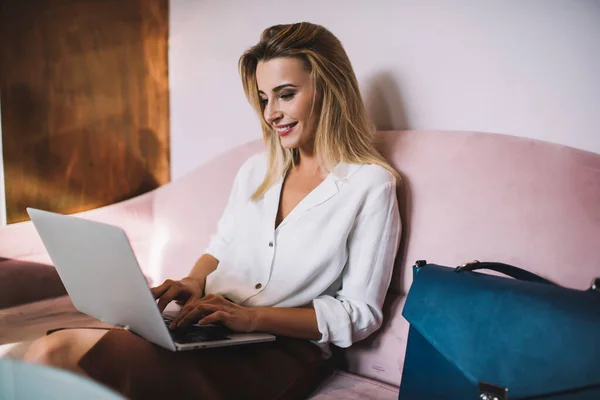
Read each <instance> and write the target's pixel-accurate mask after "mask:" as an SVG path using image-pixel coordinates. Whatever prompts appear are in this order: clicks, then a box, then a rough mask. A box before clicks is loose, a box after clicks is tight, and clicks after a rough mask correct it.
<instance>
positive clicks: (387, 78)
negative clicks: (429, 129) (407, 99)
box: [363, 72, 410, 131]
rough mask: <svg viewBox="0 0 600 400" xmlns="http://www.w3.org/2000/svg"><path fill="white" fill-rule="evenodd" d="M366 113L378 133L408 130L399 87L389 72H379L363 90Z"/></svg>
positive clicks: (408, 125)
mask: <svg viewBox="0 0 600 400" xmlns="http://www.w3.org/2000/svg"><path fill="white" fill-rule="evenodd" d="M363 93H364V95H363V97H364V102H365V107H366V108H367V112H368V113H369V116H370V117H371V120H372V121H373V123H374V124H375V127H376V128H377V130H378V131H390V130H404V129H410V123H409V121H408V118H407V117H406V113H405V110H404V108H405V107H404V103H403V102H402V96H401V94H400V87H399V85H398V83H397V82H396V79H395V78H394V77H393V76H392V74H391V73H390V72H379V73H377V74H375V75H374V76H373V77H371V78H370V79H368V80H367V82H366V85H365V86H364V89H363Z"/></svg>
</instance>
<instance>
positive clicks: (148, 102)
mask: <svg viewBox="0 0 600 400" xmlns="http://www.w3.org/2000/svg"><path fill="white" fill-rule="evenodd" d="M0 38H1V39H0V40H1V42H0V96H1V97H0V99H1V100H0V101H1V102H2V107H1V110H2V131H3V132H2V139H3V148H4V167H5V185H6V203H7V217H8V222H9V223H11V222H17V221H22V220H26V219H28V217H27V214H26V212H25V208H26V207H29V206H31V207H37V208H42V209H46V210H51V211H57V212H62V213H73V212H78V211H83V210H89V209H93V208H97V207H100V206H103V205H108V204H112V203H115V202H118V201H121V200H125V199H128V198H131V197H133V196H136V195H139V194H141V193H145V192H147V191H149V190H152V189H154V188H156V187H158V186H160V185H162V184H164V183H167V182H168V181H169V110H168V106H169V100H168V94H169V93H168V73H167V72H168V70H167V62H168V61H167V47H168V0H152V1H146V0H52V1H44V0H0Z"/></svg>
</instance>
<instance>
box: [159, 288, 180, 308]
mask: <svg viewBox="0 0 600 400" xmlns="http://www.w3.org/2000/svg"><path fill="white" fill-rule="evenodd" d="M180 291H181V289H180V288H179V287H177V286H176V285H171V286H170V287H169V289H167V291H166V292H165V293H164V294H163V295H162V296H160V298H159V299H158V309H159V310H160V312H161V314H162V312H163V311H164V310H165V308H166V307H167V306H168V305H169V303H170V302H172V301H173V300H174V299H175V298H176V297H177V296H179V292H180Z"/></svg>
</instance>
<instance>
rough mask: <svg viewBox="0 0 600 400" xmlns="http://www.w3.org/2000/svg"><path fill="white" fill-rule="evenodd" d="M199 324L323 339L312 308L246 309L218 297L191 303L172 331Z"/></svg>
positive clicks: (177, 319)
mask: <svg viewBox="0 0 600 400" xmlns="http://www.w3.org/2000/svg"><path fill="white" fill-rule="evenodd" d="M195 322H198V324H200V325H203V324H214V323H216V322H219V323H221V324H223V325H225V326H226V327H228V328H230V329H232V330H234V331H237V332H267V333H271V334H274V335H281V336H290V337H295V338H299V339H312V340H318V339H320V338H321V336H322V335H321V333H320V332H319V328H318V325H317V316H316V313H315V310H314V308H312V307H310V308H283V307H281V308H278V307H243V306H240V305H237V304H235V303H232V302H231V301H229V300H226V299H224V298H223V297H221V296H217V295H214V294H209V295H207V296H205V297H203V298H202V299H191V300H190V301H189V302H187V303H186V304H185V306H183V307H182V308H181V311H180V313H179V316H178V317H177V318H176V319H175V320H174V321H173V322H172V323H171V325H170V328H176V327H177V328H181V327H184V326H186V325H189V324H193V323H195Z"/></svg>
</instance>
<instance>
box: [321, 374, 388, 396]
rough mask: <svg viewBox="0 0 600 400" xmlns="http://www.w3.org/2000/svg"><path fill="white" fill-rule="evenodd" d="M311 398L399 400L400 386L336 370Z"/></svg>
mask: <svg viewBox="0 0 600 400" xmlns="http://www.w3.org/2000/svg"><path fill="white" fill-rule="evenodd" d="M310 399H311V400H329V399H344V400H397V399H398V388H397V387H394V386H391V385H386V384H385V383H381V382H377V381H375V380H372V379H367V378H363V377H361V376H358V375H354V374H349V373H345V372H340V371H336V372H335V373H334V374H333V375H332V376H331V377H329V378H328V379H327V380H326V381H325V382H323V384H322V385H321V386H320V387H319V388H318V389H317V390H316V392H315V393H313V395H312V396H311V397H310Z"/></svg>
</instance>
